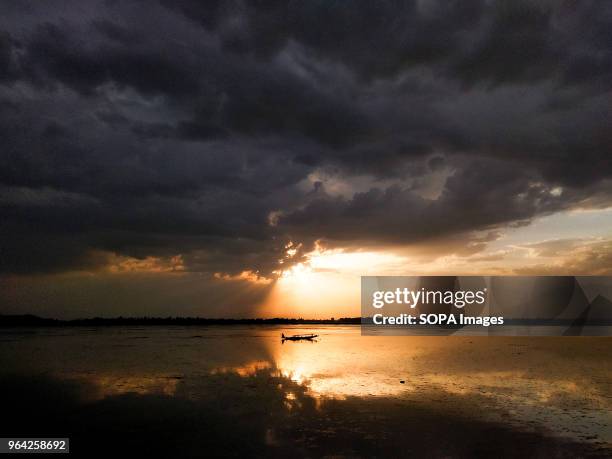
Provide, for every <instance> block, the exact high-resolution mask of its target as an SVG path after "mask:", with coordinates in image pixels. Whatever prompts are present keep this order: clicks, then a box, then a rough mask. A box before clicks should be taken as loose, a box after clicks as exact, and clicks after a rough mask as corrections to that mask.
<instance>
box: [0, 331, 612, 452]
mask: <svg viewBox="0 0 612 459" xmlns="http://www.w3.org/2000/svg"><path fill="white" fill-rule="evenodd" d="M281 332H284V333H285V334H291V333H305V332H313V333H317V334H319V335H320V336H319V338H318V340H317V341H316V342H285V343H282V342H281V340H280V334H281ZM0 333H1V334H0V362H2V365H1V367H0V387H1V389H2V390H1V392H0V393H1V394H2V395H1V400H0V402H1V403H2V407H3V417H4V419H5V421H6V420H9V422H8V426H6V427H4V428H3V430H4V431H5V432H3V435H2V436H3V437H7V436H11V435H14V436H20V437H34V436H45V437H54V436H55V437H70V438H71V451H72V453H74V454H77V455H78V454H79V453H80V454H82V455H87V456H88V457H92V456H97V455H99V456H107V455H108V454H112V453H114V452H115V451H118V450H120V449H122V450H126V451H127V452H128V453H133V454H136V453H137V454H139V455H140V454H144V455H146V454H162V455H167V457H181V456H185V457H201V456H267V457H276V456H279V457H280V456H285V457H286V455H287V454H292V455H294V456H298V457H322V456H346V457H371V456H380V457H389V456H411V455H424V454H427V455H429V456H430V457H470V456H473V455H485V456H489V455H492V456H496V457H497V456H506V457H525V456H534V455H538V456H541V457H576V456H607V455H610V454H612V414H611V413H612V339H610V338H597V337H579V338H554V337H542V338H536V337H467V336H449V337H424V336H411V337H407V336H397V337H393V336H380V337H373V336H361V334H360V328H359V326H322V327H314V328H313V327H301V326H300V327H296V326H293V327H291V326H283V327H276V326H211V327H107V328H96V329H91V328H80V327H72V328H69V327H66V328H33V329H5V330H0Z"/></svg>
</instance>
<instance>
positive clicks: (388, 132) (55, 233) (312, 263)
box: [0, 0, 612, 317]
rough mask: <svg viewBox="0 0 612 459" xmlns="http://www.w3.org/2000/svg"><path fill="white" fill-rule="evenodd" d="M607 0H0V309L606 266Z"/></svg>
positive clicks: (611, 11)
mask: <svg viewBox="0 0 612 459" xmlns="http://www.w3.org/2000/svg"><path fill="white" fill-rule="evenodd" d="M611 89H612V3H610V2H600V1H587V0H585V1H580V2H574V1H555V2H552V1H551V2H549V1H544V0H542V1H533V2H522V1H516V0H513V1H507V2H494V1H470V2H464V1H435V0H419V1H407V2H397V1H388V2H384V1H380V2H371V1H358V0H353V1H350V2H349V1H345V0H335V1H334V0H325V1H323V0H321V1H289V2H280V1H277V2H255V1H249V0H242V1H227V2H222V1H218V2H217V1H209V2H200V1H196V0H161V1H159V2H155V1H140V0H132V1H114V0H106V1H95V0H79V1H60V0H57V1H47V2H40V1H31V2H30V1H24V0H4V1H3V2H2V3H1V5H0V138H1V139H2V142H1V144H0V154H1V155H2V162H1V163H0V209H1V210H0V212H1V213H0V216H1V218H0V279H1V280H0V306H1V309H0V312H1V311H5V312H10V313H25V312H29V313H35V314H39V315H44V316H49V317H84V316H91V315H107V316H114V315H119V314H123V315H142V314H147V315H201V316H215V317H218V316H226V317H237V316H254V315H282V316H304V317H328V316H331V315H336V316H341V315H358V314H359V304H358V298H359V275H361V274H436V273H440V274H466V273H478V274H501V273H504V274H506V273H508V274H522V273H526V274H612V159H611V158H612V156H611V152H612V130H611V124H610V120H611V107H612V104H611V102H612V98H611V95H612V94H611Z"/></svg>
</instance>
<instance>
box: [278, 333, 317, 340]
mask: <svg viewBox="0 0 612 459" xmlns="http://www.w3.org/2000/svg"><path fill="white" fill-rule="evenodd" d="M317 336H319V335H315V334H314V333H308V334H305V335H291V336H285V334H284V333H281V340H282V341H286V340H288V341H300V340H308V341H312V340H313V339H315V338H316V337H317Z"/></svg>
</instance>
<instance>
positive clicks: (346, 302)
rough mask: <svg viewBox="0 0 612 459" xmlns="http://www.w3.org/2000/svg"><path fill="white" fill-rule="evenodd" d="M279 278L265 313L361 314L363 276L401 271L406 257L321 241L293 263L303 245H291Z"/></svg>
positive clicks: (321, 315)
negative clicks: (328, 245)
mask: <svg viewBox="0 0 612 459" xmlns="http://www.w3.org/2000/svg"><path fill="white" fill-rule="evenodd" d="M285 248H286V256H285V258H284V259H283V263H282V264H281V265H283V264H284V265H287V268H286V269H283V270H282V271H281V270H279V271H277V272H276V274H277V276H278V279H277V281H276V283H275V285H274V288H273V289H272V291H271V293H270V295H269V297H268V298H267V300H266V302H265V304H264V305H263V309H262V315H266V316H276V317H279V316H282V317H287V316H292V317H306V318H329V317H330V316H335V317H347V316H358V315H359V295H360V293H359V292H360V276H362V275H368V274H370V275H383V274H389V273H397V272H400V271H401V269H403V268H402V267H405V265H406V259H405V258H403V257H400V256H397V255H394V254H391V253H380V252H371V251H352V252H351V251H347V250H345V249H325V248H323V247H322V246H321V245H320V244H317V245H316V247H315V249H314V250H313V251H311V252H308V253H305V254H303V255H301V257H302V258H301V260H302V261H299V262H297V263H294V264H292V265H289V263H290V261H291V259H292V258H294V257H295V256H297V254H298V253H299V248H300V247H299V246H296V245H294V244H293V243H289V244H287V246H286V247H285Z"/></svg>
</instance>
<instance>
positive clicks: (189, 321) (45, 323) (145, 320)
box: [0, 314, 361, 327]
mask: <svg viewBox="0 0 612 459" xmlns="http://www.w3.org/2000/svg"><path fill="white" fill-rule="evenodd" d="M359 324H361V317H341V318H339V319H335V318H331V319H302V318H299V319H290V318H283V317H276V318H270V319H263V318H255V319H213V318H203V317H112V318H105V317H93V318H90V319H70V320H63V319H49V318H44V317H38V316H35V315H31V314H23V315H2V314H0V327H66V326H96V327H100V326H102V327H108V326H126V325H133V326H138V325H165V326H167V325H180V326H186V325H359Z"/></svg>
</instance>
